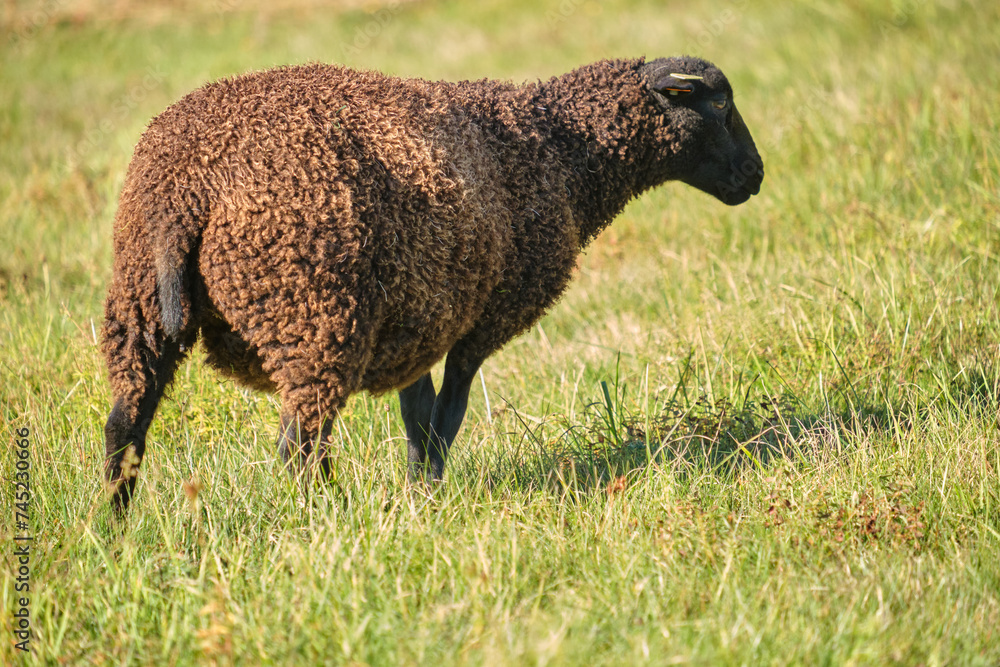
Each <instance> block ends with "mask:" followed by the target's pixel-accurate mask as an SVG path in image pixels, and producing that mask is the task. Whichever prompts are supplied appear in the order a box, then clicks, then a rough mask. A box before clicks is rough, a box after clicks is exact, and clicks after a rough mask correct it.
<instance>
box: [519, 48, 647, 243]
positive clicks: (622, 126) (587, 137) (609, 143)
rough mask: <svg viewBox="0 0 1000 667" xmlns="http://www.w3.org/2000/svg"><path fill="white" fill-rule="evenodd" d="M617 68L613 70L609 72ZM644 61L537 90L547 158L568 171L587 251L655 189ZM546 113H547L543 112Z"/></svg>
mask: <svg viewBox="0 0 1000 667" xmlns="http://www.w3.org/2000/svg"><path fill="white" fill-rule="evenodd" d="M609 65H610V66H609ZM640 65H641V62H640V61H620V62H616V63H604V64H603V65H600V66H595V65H591V66H587V67H583V68H581V69H578V70H575V71H573V72H570V73H568V74H566V75H563V76H561V77H557V78H555V79H551V80H550V81H548V82H546V83H544V84H540V85H539V86H538V87H537V88H536V95H535V96H534V99H533V102H532V103H533V105H534V106H535V107H536V109H535V112H536V113H537V112H538V111H541V109H544V110H545V115H544V117H543V118H540V119H537V120H536V122H535V124H536V127H538V130H539V134H543V136H544V135H545V134H547V136H545V139H544V140H543V142H542V146H541V147H540V148H541V152H542V155H543V156H544V155H545V153H549V155H548V156H546V158H547V161H548V165H546V164H544V163H542V164H539V167H540V169H541V171H543V172H544V171H545V169H546V168H547V167H550V166H551V163H552V162H556V163H558V164H561V165H563V166H564V169H565V171H566V176H567V178H566V189H567V190H568V197H569V205H570V208H571V209H572V211H573V216H574V219H575V221H576V223H577V226H578V233H579V238H580V243H581V245H586V244H588V243H589V242H590V241H592V240H593V239H594V238H595V237H596V236H597V235H598V234H599V233H600V232H601V230H603V229H604V228H605V227H607V226H608V224H610V223H611V221H612V220H613V219H614V218H615V217H616V216H617V215H618V214H619V213H621V211H622V209H623V208H624V207H625V205H626V204H627V203H628V202H629V200H631V199H632V198H633V197H635V196H637V195H638V194H640V193H641V192H642V191H644V190H645V189H647V188H648V187H649V186H650V185H651V184H650V183H648V181H650V180H653V181H657V180H660V179H657V178H656V177H653V178H652V179H651V178H650V172H651V171H654V167H653V165H652V156H651V155H650V153H649V151H648V150H646V149H647V147H649V146H652V145H653V141H652V137H651V132H652V127H651V123H650V121H649V119H647V118H645V117H643V115H642V114H639V113H636V114H629V113H628V111H629V110H632V109H635V110H638V109H640V108H644V107H645V106H646V105H645V99H644V98H645V95H646V94H647V93H646V92H645V90H644V89H643V86H642V84H641V79H640V77H639V75H638V72H637V69H638V67H639V66H640ZM538 107H541V109H539V108H538ZM652 184H655V183H652Z"/></svg>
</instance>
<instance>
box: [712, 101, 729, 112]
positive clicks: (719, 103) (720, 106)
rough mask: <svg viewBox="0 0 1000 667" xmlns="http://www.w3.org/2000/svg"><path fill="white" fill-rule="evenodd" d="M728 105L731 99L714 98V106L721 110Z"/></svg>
mask: <svg viewBox="0 0 1000 667" xmlns="http://www.w3.org/2000/svg"><path fill="white" fill-rule="evenodd" d="M728 105H729V100H727V99H721V100H712V106H713V107H715V108H716V109H718V110H719V111H722V110H723V109H725V108H726V106H728Z"/></svg>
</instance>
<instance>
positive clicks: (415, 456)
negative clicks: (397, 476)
mask: <svg viewBox="0 0 1000 667" xmlns="http://www.w3.org/2000/svg"><path fill="white" fill-rule="evenodd" d="M434 398H435V393H434V381H433V380H432V379H431V374H430V373H426V374H424V375H422V376H421V377H420V379H419V380H417V381H416V382H414V383H413V384H411V385H410V386H409V387H406V388H404V389H401V390H400V391H399V411H400V412H401V413H402V414H403V424H405V425H406V460H407V466H408V469H409V477H410V480H411V481H417V480H419V479H423V476H424V471H425V469H426V465H427V434H428V433H430V432H431V411H432V410H433V409H434Z"/></svg>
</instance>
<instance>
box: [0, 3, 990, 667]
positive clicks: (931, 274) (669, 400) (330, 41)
mask: <svg viewBox="0 0 1000 667" xmlns="http://www.w3.org/2000/svg"><path fill="white" fill-rule="evenodd" d="M0 19H2V24H0V414H2V421H0V424H2V428H3V437H4V438H5V442H6V443H9V446H5V447H3V449H2V453H0V482H2V488H0V496H2V498H3V502H2V503H0V507H2V512H3V517H2V519H0V549H2V550H3V557H4V562H5V566H4V567H3V569H2V571H0V578H2V586H0V607H2V609H3V614H2V616H0V619H2V621H0V635H2V638H0V663H3V664H57V663H58V664H63V663H65V664H89V663H92V664H152V663H156V664H236V663H254V662H255V663H259V664H371V665H385V664H435V663H436V664H491V665H492V664H519V665H520V664H546V665H574V664H595V665H600V664H626V663H635V664H643V663H648V664H661V665H662V664H702V665H707V664H711V665H728V664H734V665H736V664H752V665H763V664H774V665H785V664H831V665H840V664H857V665H864V664H879V665H881V664H907V665H918V664H922V665H996V664H1000V557H998V555H1000V364H998V363H997V357H998V351H1000V308H998V291H1000V276H998V272H1000V271H998V270H1000V265H998V261H1000V113H998V112H997V109H1000V32H998V31H997V30H996V26H998V25H1000V4H998V3H996V2H993V1H992V0H941V1H933V0H904V1H903V2H893V3H883V2H876V1H875V0H851V1H850V2H835V1H833V0H818V1H817V2H809V3H806V2H791V1H789V2H774V3H764V2H757V1H755V0H707V1H706V2H702V3H687V2H679V1H676V0H668V1H667V2H654V1H652V0H625V1H622V2H617V3H612V2H599V1H597V0H562V2H544V1H543V2H527V1H524V0H513V1H511V2H500V1H499V0H486V1H484V2H478V3H462V2H458V1H457V0H456V1H447V2H434V1H430V0H427V1H415V2H403V3H400V2H387V3H378V2H371V3H360V2H345V3H336V2H334V3H318V2H310V1H308V0H302V1H300V2H293V1H290V0H282V1H279V2H277V3H265V2H262V1H261V2H254V1H251V0H248V1H247V2H241V1H240V0H215V2H210V3H195V2H188V1H187V0H177V1H174V2H167V1H166V0H158V1H157V2H152V3H139V2H128V1H125V2H115V3H107V5H105V4H101V3H96V2H90V1H89V0H80V1H79V2H73V1H72V0H64V1H61V2H60V1H58V0H53V1H46V2H40V3H24V2H17V1H13V2H8V3H6V4H5V5H4V6H3V8H2V9H0ZM679 53H690V54H693V55H699V56H702V57H705V58H707V59H709V60H711V61H713V62H715V63H716V64H717V65H719V66H720V68H721V69H722V70H723V71H724V72H726V74H727V75H728V77H729V79H730V81H731V82H732V84H733V87H734V89H735V91H736V101H737V104H738V105H739V109H740V111H741V113H742V116H743V118H744V119H745V120H746V122H747V125H748V126H749V127H750V129H751V131H752V132H753V134H754V137H755V139H756V141H757V145H758V147H759V148H760V150H761V154H762V156H763V158H764V162H765V167H766V174H767V175H766V178H765V180H764V184H763V188H762V191H761V194H760V195H759V196H757V197H754V198H753V199H751V200H750V201H749V202H748V203H747V204H745V205H743V206H740V207H736V208H728V207H725V206H724V205H722V204H720V203H719V202H717V201H715V200H714V199H712V198H711V197H708V196H707V195H704V194H702V193H699V192H697V191H695V190H693V189H691V188H687V187H686V186H683V185H681V184H667V185H665V186H662V187H660V188H658V189H656V190H654V191H651V192H649V193H647V194H646V195H645V196H643V197H642V198H641V199H638V200H636V201H635V202H633V203H632V204H630V205H629V207H628V208H627V209H626V210H625V212H624V213H623V214H622V215H621V217H620V218H619V219H618V220H617V221H616V222H615V223H614V224H613V225H612V226H611V227H610V228H609V229H607V230H606V231H605V232H604V233H603V234H602V235H601V236H600V237H599V238H598V239H597V240H596V241H595V243H594V244H593V245H592V246H591V247H590V248H589V250H588V251H587V253H586V254H585V255H584V256H583V257H582V259H581V262H580V265H579V270H578V274H577V276H576V280H575V283H574V284H573V286H572V287H571V288H570V290H569V291H568V292H567V294H566V295H565V297H564V298H563V299H562V300H561V301H560V302H559V304H558V305H557V306H556V307H555V308H553V310H552V311H551V312H550V314H549V315H548V316H547V317H546V318H545V319H543V320H542V321H541V323H540V324H539V325H538V326H536V327H535V328H534V329H533V330H532V331H531V332H529V333H528V334H526V335H525V336H523V337H521V338H520V339H517V340H515V341H513V342H512V343H510V344H509V345H508V346H507V347H506V348H505V349H504V350H503V351H502V352H500V353H499V354H497V355H495V356H494V357H492V358H490V359H489V360H488V361H487V362H486V364H485V365H484V367H483V375H482V380H481V382H480V381H477V382H476V384H475V385H474V387H473V392H472V397H471V401H470V409H469V414H468V416H467V418H466V421H465V424H464V426H463V428H462V431H461V432H460V433H459V437H458V441H457V444H456V447H455V450H454V453H453V456H452V459H451V460H450V461H449V468H448V471H447V480H446V483H445V484H443V485H442V486H441V487H440V488H438V489H437V490H436V491H435V492H434V493H426V492H423V491H421V490H420V489H413V488H409V487H408V486H407V484H406V481H405V470H404V462H405V443H404V432H403V426H402V421H401V419H400V418H399V416H398V401H397V399H396V398H395V396H393V395H386V396H381V397H372V396H368V395H358V396H356V397H354V398H353V399H352V400H351V402H350V403H349V405H348V406H347V408H346V409H345V410H344V411H343V413H342V414H341V416H340V418H339V420H338V422H337V432H338V434H339V438H340V441H341V442H342V445H343V446H342V448H340V449H339V450H338V451H337V454H336V456H335V459H334V474H333V479H332V481H331V483H330V484H329V485H326V486H324V487H322V488H319V489H317V490H316V491H315V493H313V494H312V495H311V496H310V497H309V498H308V499H305V498H303V497H302V494H300V493H299V492H298V490H297V488H296V487H295V486H294V485H293V484H292V482H291V481H290V480H289V479H288V477H287V475H286V474H285V473H284V472H283V470H282V469H281V465H280V461H279V460H278V458H277V454H276V451H275V447H274V441H275V439H276V437H277V419H278V404H277V401H276V399H275V398H274V397H272V396H269V395H265V394H260V393H254V392H251V391H249V390H246V389H243V388H240V387H238V386H235V385H234V384H233V383H231V382H228V381H225V380H224V379H223V378H222V377H220V376H219V375H217V374H215V373H214V372H213V371H211V370H210V369H208V368H207V367H205V366H204V365H203V364H201V363H200V362H199V361H198V357H199V356H202V352H201V351H200V350H196V351H195V354H194V359H193V360H191V361H189V362H188V363H186V364H185V365H184V366H182V367H181V369H180V371H179V373H178V377H177V380H176V382H175V384H174V386H173V388H172V390H171V391H170V395H169V398H168V400H166V401H164V403H163V404H162V405H161V408H160V411H159V413H158V416H157V418H156V420H155V421H154V423H153V426H152V428H151V430H150V433H149V441H148V450H147V457H146V460H145V461H144V463H143V470H142V474H141V481H140V482H139V487H138V493H137V498H136V500H135V501H134V503H133V508H132V515H131V517H130V520H129V522H128V524H127V526H126V527H125V528H124V529H123V530H122V531H121V533H120V534H119V531H118V530H117V529H116V528H114V527H113V526H112V525H111V523H110V522H109V516H108V510H107V508H106V501H105V495H104V494H105V491H104V488H103V486H102V480H101V466H102V462H103V426H104V421H105V419H106V418H107V414H108V411H109V410H110V407H111V402H110V392H109V388H108V385H107V380H106V378H105V371H104V366H103V361H102V359H101V357H100V354H99V349H98V334H99V331H100V325H101V317H102V313H103V297H104V292H105V289H106V285H107V282H108V279H109V277H110V267H111V224H112V218H113V215H114V211H115V206H116V200H117V195H118V191H119V189H120V188H121V184H122V180H123V177H124V173H125V169H126V166H127V164H128V160H129V159H130V157H131V152H132V147H133V146H134V145H135V142H136V141H137V140H138V138H139V136H140V134H141V132H142V130H143V128H144V126H145V124H146V123H147V122H148V120H149V119H150V118H152V117H153V116H154V115H156V114H157V113H159V112H160V111H161V110H162V109H164V108H165V107H166V106H167V105H169V104H170V103H171V102H173V101H175V100H176V99H178V98H179V97H181V96H182V95H184V94H185V93H187V92H189V91H190V90H192V89H194V88H195V87H197V86H199V85H201V84H203V83H205V82H207V81H210V80H214V79H217V78H220V77H223V76H228V75H233V74H237V73H240V72H244V71H248V70H252V69H260V68H265V67H271V66H275V65H280V64H287V63H298V62H309V61H325V62H344V63H347V64H350V65H354V66H358V67H364V68H372V69H379V70H382V71H386V72H390V73H393V74H397V75H404V76H419V77H424V78H428V79H456V80H457V79H471V78H481V77H491V78H504V79H510V80H514V81H525V80H535V79H544V78H546V77H549V76H552V75H555V74H558V73H561V72H564V71H568V70H569V69H571V68H573V67H574V66H577V65H580V64H583V63H586V62H590V61H593V60H597V59H599V58H603V57H624V56H636V55H643V54H645V55H647V56H649V57H651V58H652V57H657V56H661V55H674V54H679ZM439 372H440V371H438V373H439ZM437 377H438V378H440V375H439V374H438V375H437ZM19 430H20V432H21V433H24V432H25V430H26V431H27V433H28V436H27V441H28V444H27V450H28V451H29V453H30V466H31V467H30V475H31V501H30V508H29V509H30V522H29V526H28V528H27V529H24V528H23V527H19V526H17V525H16V523H15V516H14V513H15V509H14V506H15V502H14V501H15V484H14V482H15V472H16V470H17V461H18V458H17V456H18V455H17V451H18V448H17V447H15V446H14V443H15V442H17V441H19V440H20V439H21V438H20V436H18V435H17V433H18V431H19ZM29 533H30V534H31V535H32V536H33V538H34V539H33V542H32V543H31V559H30V604H29V607H28V608H29V610H30V623H31V630H32V636H31V640H30V652H28V653H23V652H21V651H19V650H17V649H16V648H15V646H14V645H15V642H16V641H17V639H16V638H15V634H14V630H15V629H16V627H15V625H16V619H15V618H14V617H13V616H12V613H13V611H14V610H15V608H17V607H18V598H19V597H20V596H22V595H23V593H18V592H16V584H17V571H18V569H17V568H18V565H17V562H16V558H15V548H16V546H17V545H19V544H22V543H21V542H18V541H17V540H15V538H16V537H17V536H18V535H24V534H29Z"/></svg>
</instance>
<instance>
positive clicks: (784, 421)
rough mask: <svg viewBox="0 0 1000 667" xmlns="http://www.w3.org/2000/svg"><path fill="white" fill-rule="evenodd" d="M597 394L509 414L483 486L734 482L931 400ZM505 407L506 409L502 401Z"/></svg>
mask: <svg viewBox="0 0 1000 667" xmlns="http://www.w3.org/2000/svg"><path fill="white" fill-rule="evenodd" d="M956 378H957V379H956V380H955V381H953V382H952V383H951V385H950V386H949V387H948V390H947V391H942V392H941V394H940V395H941V397H943V398H944V399H945V400H947V401H948V403H949V404H954V407H955V408H958V409H963V410H970V409H973V408H972V406H980V409H982V407H987V406H992V408H990V409H993V410H996V407H997V405H998V401H997V397H998V395H1000V378H998V377H997V375H996V374H995V373H993V372H992V371H991V370H989V369H980V370H977V371H975V372H969V371H963V372H962V373H960V374H957V375H956ZM602 386H603V389H604V401H603V402H595V403H593V404H591V405H589V406H587V408H586V410H585V412H584V414H583V415H582V417H581V418H580V419H577V420H574V421H573V422H572V423H571V422H570V421H569V420H567V419H565V418H563V417H559V416H554V417H551V418H548V419H546V420H544V421H543V422H541V423H534V422H529V421H528V420H526V419H525V418H523V417H522V416H521V415H519V414H518V413H517V412H516V411H512V412H513V416H514V419H515V425H516V428H515V429H514V430H512V431H509V432H508V436H509V437H510V438H511V439H512V440H513V442H514V444H512V445H511V446H509V447H506V448H504V450H502V451H501V452H499V453H498V454H496V455H495V458H494V459H493V460H490V461H482V462H481V463H482V464H483V466H484V468H486V469H487V470H488V471H489V472H488V473H487V480H486V481H487V484H488V485H489V486H491V487H494V488H496V487H499V486H506V487H507V488H511V489H516V490H522V491H531V490H537V489H546V488H548V489H555V490H559V491H564V492H565V491H570V492H572V493H573V494H574V495H576V494H578V495H581V496H587V495H590V494H593V493H599V492H601V491H607V492H608V493H613V492H615V490H616V489H618V488H624V486H626V485H628V484H629V483H630V482H629V480H630V479H631V478H633V477H635V476H637V475H639V474H641V473H642V472H643V471H645V470H647V469H649V468H651V467H652V468H659V469H669V470H671V471H672V472H673V474H674V475H678V476H680V477H681V478H683V477H691V476H696V475H700V474H710V475H713V476H715V477H718V478H721V479H735V477H736V476H737V475H738V474H739V473H740V472H741V471H743V470H747V469H753V468H756V469H758V470H765V469H767V468H769V467H771V466H773V465H774V464H775V463H776V462H796V461H805V460H810V459H814V458H816V457H818V456H828V455H829V454H830V453H831V452H833V453H835V454H836V453H839V452H841V451H843V450H845V449H850V448H852V447H854V446H855V443H857V442H859V441H862V440H866V439H871V438H879V437H882V436H884V435H886V434H890V433H894V432H900V431H902V432H906V431H909V430H910V429H911V428H912V425H913V423H914V420H915V419H916V417H917V415H918V414H919V413H920V412H922V411H925V410H926V409H928V406H929V405H930V404H931V403H934V402H937V401H938V400H940V399H938V398H934V399H931V398H929V397H928V396H927V395H926V394H925V395H924V400H922V401H916V402H914V401H910V402H905V403H904V404H901V405H889V404H887V403H886V402H884V401H878V400H870V401H866V400H865V397H864V396H859V395H857V394H855V395H853V396H852V397H851V398H852V399H853V400H851V401H850V402H847V405H843V404H842V405H840V406H836V407H832V406H828V407H827V408H825V409H823V410H814V411H809V412H804V411H802V410H801V406H800V402H799V401H798V400H797V399H796V397H794V396H792V395H779V396H770V395H767V394H761V395H759V396H751V395H750V392H749V391H748V392H747V394H746V395H745V396H744V397H743V398H742V400H741V401H740V402H739V403H738V404H734V403H733V402H732V401H730V400H728V399H720V400H716V401H714V402H713V401H710V400H709V399H708V398H707V396H705V395H704V394H702V395H700V396H699V397H698V398H697V399H696V400H694V401H693V402H687V403H685V402H684V401H683V400H675V399H671V401H669V402H668V403H667V404H666V405H665V407H663V408H661V409H659V410H658V411H657V412H656V413H655V414H649V415H642V414H640V415H636V414H630V413H629V412H628V411H627V410H626V409H625V408H624V407H623V406H622V403H623V401H620V400H616V399H615V398H613V397H612V392H610V391H609V390H608V388H607V385H606V384H604V383H602ZM508 409H509V408H508Z"/></svg>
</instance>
